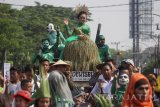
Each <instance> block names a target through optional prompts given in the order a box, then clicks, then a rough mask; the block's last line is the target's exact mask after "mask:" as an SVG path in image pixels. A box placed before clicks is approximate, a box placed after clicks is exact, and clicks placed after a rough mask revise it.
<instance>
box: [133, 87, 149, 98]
mask: <svg viewBox="0 0 160 107" xmlns="http://www.w3.org/2000/svg"><path fill="white" fill-rule="evenodd" d="M135 96H136V98H138V99H139V100H141V101H145V100H146V99H147V98H148V97H149V85H148V84H144V85H141V86H139V87H138V88H136V89H135Z"/></svg>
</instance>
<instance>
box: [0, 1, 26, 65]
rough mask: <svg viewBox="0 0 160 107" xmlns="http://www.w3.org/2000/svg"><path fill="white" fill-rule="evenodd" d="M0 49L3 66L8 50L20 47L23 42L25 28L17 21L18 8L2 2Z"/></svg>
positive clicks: (0, 8)
mask: <svg viewBox="0 0 160 107" xmlns="http://www.w3.org/2000/svg"><path fill="white" fill-rule="evenodd" d="M0 10H2V11H0V15H1V17H0V28H1V29H0V37H1V39H0V51H1V55H2V56H1V57H2V58H1V61H2V62H1V67H2V65H3V63H4V61H5V60H6V58H5V56H6V51H10V50H14V49H18V48H19V47H20V46H21V45H20V44H21V43H22V42H23V37H24V35H23V33H24V32H23V29H22V27H21V26H20V25H19V24H18V22H17V20H16V19H17V16H18V14H17V12H18V10H15V9H11V7H10V5H4V4H0Z"/></svg>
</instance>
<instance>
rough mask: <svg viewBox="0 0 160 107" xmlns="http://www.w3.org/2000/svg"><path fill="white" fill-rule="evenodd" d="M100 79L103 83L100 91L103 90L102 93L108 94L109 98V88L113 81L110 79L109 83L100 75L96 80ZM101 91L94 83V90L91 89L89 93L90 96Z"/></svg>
mask: <svg viewBox="0 0 160 107" xmlns="http://www.w3.org/2000/svg"><path fill="white" fill-rule="evenodd" d="M99 79H101V80H103V81H104V83H103V86H102V90H103V93H104V94H108V95H110V96H111V87H112V80H113V77H112V78H111V80H109V81H106V80H105V79H104V77H103V75H102V74H101V75H100V76H99V77H98V80H99ZM100 92H101V90H100V88H99V85H98V82H96V85H95V86H94V88H93V89H92V91H91V93H92V94H97V93H100Z"/></svg>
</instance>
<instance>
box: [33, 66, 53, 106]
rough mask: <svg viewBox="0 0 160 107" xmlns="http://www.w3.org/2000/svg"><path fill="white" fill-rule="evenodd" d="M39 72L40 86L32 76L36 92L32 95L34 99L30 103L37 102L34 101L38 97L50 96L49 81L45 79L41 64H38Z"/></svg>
mask: <svg viewBox="0 0 160 107" xmlns="http://www.w3.org/2000/svg"><path fill="white" fill-rule="evenodd" d="M39 72H40V76H41V79H40V86H38V84H37V81H36V78H34V83H35V89H36V92H35V93H34V94H33V95H32V98H34V99H35V100H33V101H32V102H31V103H30V105H32V104H37V103H36V101H38V100H39V98H51V94H50V87H49V82H48V79H46V76H45V74H44V67H43V66H42V65H41V66H40V69H39ZM32 73H33V72H32ZM36 106H37V105H36Z"/></svg>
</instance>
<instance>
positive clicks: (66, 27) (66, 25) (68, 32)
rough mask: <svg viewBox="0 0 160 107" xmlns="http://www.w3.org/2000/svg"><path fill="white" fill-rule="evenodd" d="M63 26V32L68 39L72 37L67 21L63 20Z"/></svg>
mask: <svg viewBox="0 0 160 107" xmlns="http://www.w3.org/2000/svg"><path fill="white" fill-rule="evenodd" d="M63 22H64V25H65V30H66V32H67V35H68V37H69V36H71V35H72V31H71V30H70V28H69V26H68V23H69V22H68V19H64V20H63Z"/></svg>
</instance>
